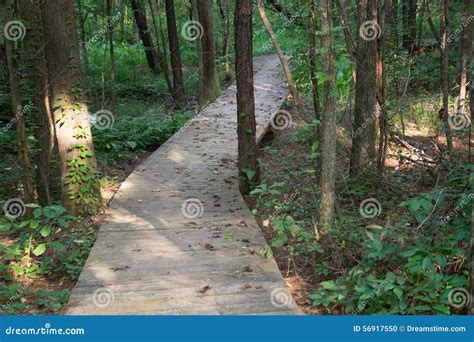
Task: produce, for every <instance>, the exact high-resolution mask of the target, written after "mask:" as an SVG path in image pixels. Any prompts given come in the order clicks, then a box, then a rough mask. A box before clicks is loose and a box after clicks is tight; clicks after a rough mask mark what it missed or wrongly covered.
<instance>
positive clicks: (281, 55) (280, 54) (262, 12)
mask: <svg viewBox="0 0 474 342" xmlns="http://www.w3.org/2000/svg"><path fill="white" fill-rule="evenodd" d="M257 6H258V12H259V14H260V18H261V19H262V22H263V26H265V29H266V30H267V32H268V35H269V36H270V39H271V41H272V43H273V46H274V47H275V51H276V53H277V55H278V57H279V58H280V62H281V64H282V66H283V70H284V71H285V75H286V80H287V82H288V87H289V88H290V93H291V96H293V102H294V103H295V104H296V106H297V108H298V111H299V112H300V113H303V107H302V104H301V103H300V101H299V97H298V90H297V89H296V85H295V82H294V81H293V75H292V74H291V70H290V66H289V65H288V61H287V60H286V57H285V54H284V53H283V50H282V49H281V47H280V44H279V43H278V40H277V37H276V35H275V33H274V32H273V29H272V25H271V24H270V21H269V20H268V18H267V14H266V13H265V5H264V3H263V0H257Z"/></svg>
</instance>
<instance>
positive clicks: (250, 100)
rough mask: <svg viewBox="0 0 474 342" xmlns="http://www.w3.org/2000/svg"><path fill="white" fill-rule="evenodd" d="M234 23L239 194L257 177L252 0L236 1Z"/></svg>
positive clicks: (249, 188) (248, 188) (245, 192)
mask: <svg viewBox="0 0 474 342" xmlns="http://www.w3.org/2000/svg"><path fill="white" fill-rule="evenodd" d="M234 27H235V75H236V82H237V136H238V150H239V159H238V168H239V187H240V191H241V193H242V194H248V193H249V192H250V191H251V190H252V188H253V187H254V186H255V185H256V184H258V182H259V178H260V177H259V169H258V165H257V156H258V151H257V144H256V123H255V99H254V84H253V59H252V57H253V53H252V33H253V29H252V1H251V0H237V1H236V6H235V21H234Z"/></svg>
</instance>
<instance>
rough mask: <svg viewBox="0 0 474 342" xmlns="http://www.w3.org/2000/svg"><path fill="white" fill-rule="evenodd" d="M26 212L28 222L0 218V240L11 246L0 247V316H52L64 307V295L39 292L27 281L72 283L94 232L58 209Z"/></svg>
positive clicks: (35, 208) (37, 286) (38, 287)
mask: <svg viewBox="0 0 474 342" xmlns="http://www.w3.org/2000/svg"><path fill="white" fill-rule="evenodd" d="M27 207H28V210H29V213H30V218H26V215H25V216H24V218H23V219H22V220H21V221H19V220H18V219H15V218H13V217H11V216H9V215H6V216H5V218H4V219H3V220H1V221H0V231H1V233H2V235H3V236H5V237H7V241H11V243H8V244H5V245H4V244H2V245H0V257H1V258H2V260H4V263H3V264H2V265H0V302H1V303H5V307H3V308H2V310H3V311H5V312H7V313H35V312H36V310H40V311H39V312H42V313H45V312H48V313H52V312H56V311H58V310H59V309H60V308H61V306H62V305H63V304H64V303H66V302H67V298H68V295H69V290H67V289H63V290H58V291H56V290H51V289H49V288H47V289H43V288H42V287H41V283H35V282H33V280H37V279H39V277H40V276H42V277H44V276H46V277H55V278H56V277H58V276H61V275H62V274H63V275H66V276H67V278H68V279H69V281H72V280H75V279H77V277H78V276H79V274H80V271H81V269H82V267H83V265H84V262H85V260H86V259H87V256H88V254H89V251H90V248H91V247H92V245H93V242H94V240H95V229H94V228H93V227H81V226H78V218H77V217H74V216H71V215H68V214H67V211H66V209H65V208H63V207H62V206H59V205H51V206H47V207H40V206H38V205H35V204H28V205H27ZM63 277H64V276H63ZM63 281H64V280H63ZM66 281H67V280H66ZM56 285H57V284H56ZM26 298H27V299H26ZM23 299H24V300H23Z"/></svg>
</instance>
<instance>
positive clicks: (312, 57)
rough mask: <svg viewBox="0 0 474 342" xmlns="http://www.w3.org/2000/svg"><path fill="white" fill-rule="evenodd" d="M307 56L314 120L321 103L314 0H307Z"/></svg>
mask: <svg viewBox="0 0 474 342" xmlns="http://www.w3.org/2000/svg"><path fill="white" fill-rule="evenodd" d="M308 58H309V67H310V73H311V75H310V76H311V87H312V94H313V110H314V114H315V117H316V120H319V121H321V105H320V103H319V91H318V78H317V77H316V10H315V5H314V0H309V25H308ZM318 127H320V126H318ZM320 137H321V132H320V130H319V129H318V132H317V137H316V138H317V140H318V141H319V139H320Z"/></svg>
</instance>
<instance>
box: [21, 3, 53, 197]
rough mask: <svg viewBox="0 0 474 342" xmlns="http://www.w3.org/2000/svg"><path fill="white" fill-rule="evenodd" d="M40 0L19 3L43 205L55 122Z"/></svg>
mask: <svg viewBox="0 0 474 342" xmlns="http://www.w3.org/2000/svg"><path fill="white" fill-rule="evenodd" d="M40 5H41V0H31V2H30V3H28V2H26V1H19V2H18V7H19V12H20V16H21V19H22V21H23V22H24V23H25V26H26V28H27V30H26V34H25V38H24V44H25V54H24V58H25V63H26V66H27V70H28V73H27V76H28V81H29V82H30V83H31V88H32V89H33V90H34V91H33V106H34V109H33V113H35V117H36V118H37V125H38V128H37V129H36V130H35V136H36V139H37V141H38V144H39V150H38V157H37V166H38V171H37V184H38V189H37V191H38V200H39V203H40V204H41V205H43V206H46V205H50V204H51V203H52V198H51V184H52V182H53V181H52V172H51V159H52V156H53V149H54V145H55V132H54V123H53V118H52V115H51V109H50V108H51V107H50V103H49V93H48V67H47V65H46V59H45V51H44V49H45V45H44V43H45V40H44V32H43V23H42V19H41V18H42V14H41V7H40Z"/></svg>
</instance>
